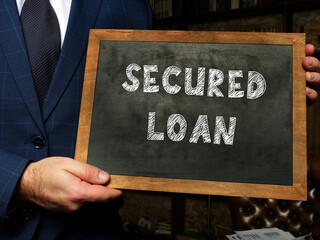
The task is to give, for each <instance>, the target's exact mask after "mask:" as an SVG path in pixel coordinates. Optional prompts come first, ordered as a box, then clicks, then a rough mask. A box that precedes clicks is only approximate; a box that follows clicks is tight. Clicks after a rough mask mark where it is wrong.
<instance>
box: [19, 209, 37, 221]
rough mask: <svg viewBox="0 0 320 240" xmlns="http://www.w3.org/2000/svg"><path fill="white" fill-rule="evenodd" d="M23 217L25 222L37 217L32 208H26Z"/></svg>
mask: <svg viewBox="0 0 320 240" xmlns="http://www.w3.org/2000/svg"><path fill="white" fill-rule="evenodd" d="M22 216H23V218H24V220H26V221H31V220H32V219H34V217H35V216H36V214H35V212H34V210H33V209H31V208H26V209H24V210H23V211H22Z"/></svg>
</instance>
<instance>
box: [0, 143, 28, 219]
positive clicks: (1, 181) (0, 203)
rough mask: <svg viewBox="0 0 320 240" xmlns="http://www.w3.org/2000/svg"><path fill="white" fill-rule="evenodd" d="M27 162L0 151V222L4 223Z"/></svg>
mask: <svg viewBox="0 0 320 240" xmlns="http://www.w3.org/2000/svg"><path fill="white" fill-rule="evenodd" d="M28 162H29V160H27V159H25V158H22V157H20V156H18V155H15V154H12V153H9V152H7V151H5V150H2V149H1V150H0V222H1V221H4V219H5V217H6V213H7V210H8V206H9V203H10V200H11V198H12V194H13V192H14V189H15V187H16V185H17V183H18V181H19V179H20V177H21V175H22V173H23V171H24V169H25V168H26V166H27V164H28Z"/></svg>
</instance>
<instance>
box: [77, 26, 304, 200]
mask: <svg viewBox="0 0 320 240" xmlns="http://www.w3.org/2000/svg"><path fill="white" fill-rule="evenodd" d="M102 40H108V41H148V42H152V41H155V42H184V43H188V42H190V43H237V44H263V45H265V44H276V45H291V46H292V50H293V92H292V96H293V106H292V107H293V109H292V110H293V116H292V117H293V158H292V161H293V185H292V186H283V185H266V184H251V183H249V184H248V183H236V182H216V181H199V180H186V179H168V178H153V177H141V176H119V175H112V176H111V181H110V183H109V186H110V187H113V188H119V189H131V190H145V191H160V192H161V191H163V192H178V193H191V194H209V195H224V196H242V197H243V196H244V197H261V198H278V199H290V200H306V199H307V169H306V168H307V164H306V155H307V153H306V94H305V81H303V80H304V79H305V71H304V70H303V68H302V64H301V63H302V59H303V57H304V56H305V34H300V33H299V34H295V33H290V34H288V33H245V32H198V31H197V32H194V31H187V32H184V31H153V30H152V31H150V30H91V31H90V36H89V46H88V52H87V64H86V70H85V77H84V86H83V94H82V103H81V111H80V119H79V127H78V136H77V143H76V152H75V159H76V160H78V161H81V162H84V163H86V162H87V156H88V147H89V138H90V127H91V119H92V110H93V101H94V92H95V83H96V76H97V66H98V58H99V48H100V41H102Z"/></svg>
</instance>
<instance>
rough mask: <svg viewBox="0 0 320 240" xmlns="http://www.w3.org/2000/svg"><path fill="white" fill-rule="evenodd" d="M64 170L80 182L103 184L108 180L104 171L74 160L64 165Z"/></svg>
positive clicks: (107, 175) (108, 177)
mask: <svg viewBox="0 0 320 240" xmlns="http://www.w3.org/2000/svg"><path fill="white" fill-rule="evenodd" d="M65 170H66V171H68V172H69V173H71V174H73V175H75V176H77V177H78V178H80V179H81V180H84V181H86V182H88V183H92V184H105V183H107V182H108V181H109V180H110V176H109V174H108V173H106V172H105V171H102V170H101V169H99V168H96V167H94V166H91V165H89V164H85V163H81V162H78V161H75V160H72V161H70V162H68V164H66V165H65Z"/></svg>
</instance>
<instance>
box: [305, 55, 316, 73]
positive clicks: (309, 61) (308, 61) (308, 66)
mask: <svg viewBox="0 0 320 240" xmlns="http://www.w3.org/2000/svg"><path fill="white" fill-rule="evenodd" d="M302 66H303V67H304V69H305V70H307V71H312V72H320V63H319V60H318V59H316V58H314V57H305V58H304V59H303V61H302Z"/></svg>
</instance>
